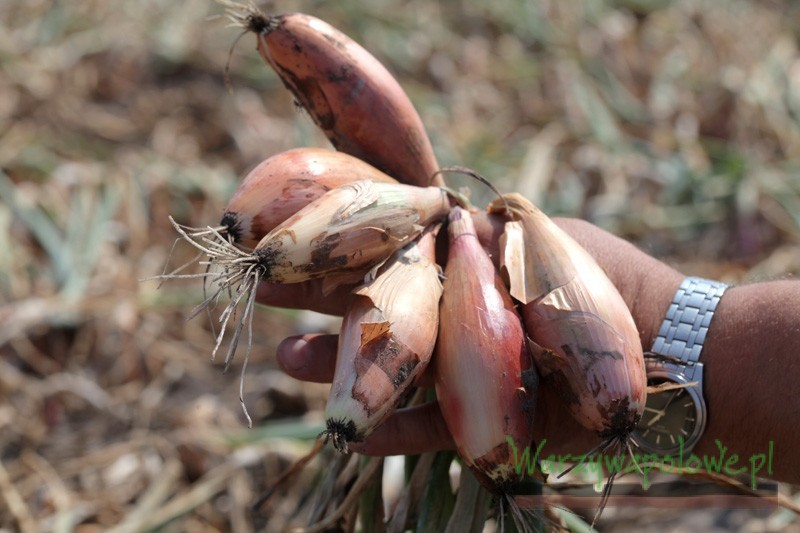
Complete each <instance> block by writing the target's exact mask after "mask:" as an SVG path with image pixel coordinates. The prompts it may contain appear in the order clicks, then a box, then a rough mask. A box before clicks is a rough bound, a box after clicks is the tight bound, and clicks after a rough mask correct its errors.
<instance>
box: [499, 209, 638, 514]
mask: <svg viewBox="0 0 800 533" xmlns="http://www.w3.org/2000/svg"><path fill="white" fill-rule="evenodd" d="M490 211H494V212H501V213H505V214H506V216H508V217H509V218H510V220H509V222H507V223H506V224H505V232H504V233H503V236H502V237H501V241H500V249H501V256H500V262H501V265H502V268H503V269H504V271H505V273H506V275H507V276H508V280H509V285H510V290H511V295H512V296H513V297H514V298H515V299H517V300H518V301H520V302H521V304H522V317H523V322H524V323H525V329H526V331H527V333H528V335H529V336H530V338H531V341H530V344H531V347H532V353H533V357H534V360H535V361H536V365H537V367H538V369H539V372H540V375H541V376H542V379H546V380H550V381H551V382H552V383H553V384H554V385H555V388H556V390H558V391H559V395H560V397H561V399H562V400H563V401H564V403H565V404H566V405H567V406H568V408H569V410H570V412H571V413H572V414H573V416H574V417H575V418H576V420H578V421H579V422H580V423H581V424H582V425H584V426H585V427H587V428H589V429H592V430H594V431H596V432H597V433H598V435H599V436H600V437H601V438H602V439H603V442H602V443H601V445H600V446H599V447H598V448H597V450H596V453H604V452H606V451H609V450H614V451H615V452H616V453H618V454H621V453H625V452H629V453H631V456H633V453H632V451H631V448H630V434H631V432H632V431H633V430H634V429H635V428H636V424H637V423H638V421H639V418H640V417H641V415H642V412H643V410H644V405H645V399H646V395H647V379H646V374H645V367H644V355H643V352H642V346H641V342H640V340H639V332H638V330H637V329H636V324H635V323H634V321H633V317H632V316H631V313H630V311H629V309H628V307H627V305H626V304H625V301H624V300H623V299H622V296H621V295H620V294H619V292H618V291H617V289H616V288H615V287H614V285H613V284H612V283H611V281H610V280H609V279H608V276H606V274H605V272H604V271H603V269H602V268H601V267H600V266H599V265H598V264H597V263H596V262H595V260H594V258H592V257H591V256H590V255H589V253H588V252H586V250H584V249H583V248H582V247H581V246H580V245H579V244H578V243H577V242H575V241H574V240H573V239H572V238H571V237H570V236H569V235H567V234H566V233H565V232H564V231H563V230H561V229H560V228H559V227H558V226H557V225H556V224H555V223H554V222H553V221H552V220H550V219H549V218H548V217H547V216H546V215H545V214H544V213H542V212H541V211H540V210H539V209H537V208H536V207H535V206H534V205H533V204H532V203H531V202H530V201H528V200H527V199H526V198H524V197H522V196H521V195H519V194H508V195H505V196H504V197H503V198H501V199H498V200H495V201H494V202H493V203H492V204H491V205H490ZM614 475H615V473H614V472H612V473H611V476H610V478H609V482H608V483H607V484H606V487H605V489H604V493H603V496H604V497H603V499H602V502H603V503H601V506H600V508H599V509H598V515H599V512H600V511H601V510H602V507H603V504H604V502H605V499H606V497H607V496H608V494H609V492H610V489H611V485H612V482H613V477H614ZM598 515H596V516H595V520H596V518H597V516H598Z"/></svg>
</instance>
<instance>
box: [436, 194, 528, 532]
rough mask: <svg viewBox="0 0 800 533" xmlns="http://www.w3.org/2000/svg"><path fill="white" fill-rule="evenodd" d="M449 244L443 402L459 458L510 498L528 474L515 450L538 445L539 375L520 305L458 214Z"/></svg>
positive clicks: (440, 358)
mask: <svg viewBox="0 0 800 533" xmlns="http://www.w3.org/2000/svg"><path fill="white" fill-rule="evenodd" d="M448 236H449V249H448V258H447V267H446V269H445V281H444V294H443V296H442V305H441V326H440V329H439V339H438V342H437V347H436V355H435V357H434V361H435V365H436V395H437V398H438V401H439V405H440V406H441V410H442V414H443V416H444V419H445V422H446V423H447V428H448V429H449V430H450V433H451V434H452V435H453V440H454V441H455V444H456V449H457V450H458V454H459V455H460V456H461V458H462V459H463V460H464V462H465V463H466V465H467V466H468V467H469V468H470V469H471V470H472V471H473V472H474V473H475V475H476V477H477V478H478V480H479V481H480V483H481V484H482V485H483V486H484V487H485V488H486V489H487V490H489V491H490V492H492V493H493V494H496V495H500V496H507V495H510V494H513V492H514V487H515V485H516V484H518V483H519V482H520V481H522V479H523V476H524V474H525V471H524V469H523V470H522V471H517V469H516V468H515V467H516V465H515V461H514V453H513V449H512V448H517V449H520V450H521V449H524V448H525V447H527V446H529V444H530V443H531V441H532V440H533V419H534V408H535V402H536V389H537V385H538V375H537V372H536V369H535V367H534V365H533V361H532V359H531V355H530V353H529V351H528V345H527V343H526V338H525V332H524V330H523V326H522V322H521V320H520V317H519V315H518V314H517V312H516V309H515V305H514V302H513V301H512V299H511V296H510V295H509V293H508V289H507V288H506V287H505V285H504V283H503V281H502V279H501V278H500V276H499V275H498V273H497V272H496V270H495V267H494V265H493V264H492V261H491V259H490V258H489V256H488V255H487V254H486V252H485V251H484V250H483V248H482V247H481V245H480V243H479V242H478V239H477V236H476V235H475V228H474V226H473V223H472V218H471V216H470V215H469V213H468V212H467V211H466V210H464V209H461V208H459V207H456V208H454V209H453V211H452V212H451V214H450V217H449V225H448ZM509 439H510V440H511V442H509ZM501 501H503V498H501ZM507 501H508V503H509V504H511V505H512V506H511V509H512V510H513V511H514V512H515V514H514V515H513V516H515V518H516V519H518V520H520V521H521V522H524V521H522V520H521V514H519V510H518V509H516V507H515V506H514V505H513V503H514V502H513V499H511V498H507Z"/></svg>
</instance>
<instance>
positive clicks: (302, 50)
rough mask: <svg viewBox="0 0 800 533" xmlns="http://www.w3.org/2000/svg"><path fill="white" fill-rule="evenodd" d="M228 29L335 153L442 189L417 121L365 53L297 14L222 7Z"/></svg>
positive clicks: (313, 19) (387, 74)
mask: <svg viewBox="0 0 800 533" xmlns="http://www.w3.org/2000/svg"><path fill="white" fill-rule="evenodd" d="M222 3H223V4H225V5H226V6H228V16H229V18H231V20H233V22H234V23H235V24H237V25H239V26H241V27H243V28H244V29H245V30H246V31H250V32H253V33H255V34H256V36H257V37H258V52H259V53H260V54H261V57H262V58H263V59H264V61H265V62H266V63H267V64H268V65H269V66H270V67H272V69H273V70H274V71H275V72H276V73H277V74H278V76H280V78H281V81H282V82H283V84H284V85H285V86H286V88H287V89H289V90H290V91H291V92H292V94H293V95H294V97H295V98H296V99H297V101H298V102H299V104H300V105H301V106H302V107H303V108H304V109H305V110H306V111H308V113H309V115H311V118H312V119H313V120H314V122H315V123H316V124H317V126H319V128H320V129H321V130H322V131H323V132H324V133H325V135H326V136H327V137H328V139H329V140H330V141H331V143H332V144H333V146H334V147H336V149H337V150H339V151H341V152H345V153H348V154H351V155H354V156H356V157H358V158H359V159H363V160H364V161H366V162H368V163H370V164H372V165H373V166H375V167H376V168H379V169H380V170H382V171H384V172H386V173H387V174H388V175H390V176H392V177H394V178H396V179H398V180H400V181H401V182H403V183H408V184H412V185H419V186H427V185H431V184H433V185H442V184H443V182H442V181H441V178H439V177H434V172H436V170H437V168H438V166H437V163H436V157H435V156H434V153H433V148H432V146H431V143H430V140H429V139H428V135H427V133H426V131H425V127H424V125H423V123H422V119H421V118H420V116H419V114H418V113H417V111H416V109H415V108H414V106H413V104H412V103H411V100H410V99H409V98H408V95H407V94H406V93H405V91H404V90H403V88H402V87H401V86H400V84H399V83H398V82H397V80H396V79H395V77H394V76H392V74H391V73H390V72H389V71H388V70H387V69H386V67H385V66H384V65H383V64H382V63H381V62H380V61H379V60H378V59H376V58H375V57H374V56H373V55H372V54H371V53H369V51H367V50H366V49H364V48H363V47H362V46H361V45H359V44H358V43H356V42H355V41H353V40H352V39H351V38H350V37H348V36H347V35H345V34H344V33H342V32H341V31H339V30H337V29H336V28H334V27H333V26H331V25H330V24H328V23H327V22H325V21H323V20H320V19H318V18H316V17H312V16H310V15H306V14H303V13H288V14H281V15H273V16H267V15H265V14H263V13H261V12H260V11H259V10H258V9H257V8H255V7H254V6H253V5H252V4H251V5H242V4H239V3H236V2H232V1H223V2H222Z"/></svg>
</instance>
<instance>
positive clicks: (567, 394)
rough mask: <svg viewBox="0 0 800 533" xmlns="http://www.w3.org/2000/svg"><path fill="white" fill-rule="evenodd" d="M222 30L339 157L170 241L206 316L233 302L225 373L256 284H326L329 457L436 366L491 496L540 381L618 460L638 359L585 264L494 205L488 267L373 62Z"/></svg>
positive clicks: (614, 302) (310, 155)
mask: <svg viewBox="0 0 800 533" xmlns="http://www.w3.org/2000/svg"><path fill="white" fill-rule="evenodd" d="M230 14H231V16H232V18H233V19H234V20H235V21H236V22H238V23H239V24H240V25H242V26H243V27H244V28H245V29H246V30H248V31H250V32H253V33H254V34H255V35H256V37H257V39H256V42H257V48H258V52H259V53H260V54H261V56H262V57H263V58H264V60H265V61H266V63H267V64H268V65H269V66H270V67H272V69H274V71H275V72H276V73H277V74H278V75H279V76H280V79H281V80H282V81H283V83H284V84H285V86H286V87H287V88H288V89H289V90H290V91H291V92H292V94H293V95H294V98H295V99H296V100H297V101H298V102H299V103H300V105H302V107H304V108H305V110H306V111H307V112H308V113H309V114H310V116H311V117H312V118H313V119H314V121H315V123H316V124H317V125H318V126H319V127H320V128H321V129H322V130H323V131H324V132H325V134H326V135H327V136H328V138H329V139H330V141H331V143H332V144H333V146H334V147H335V148H336V149H337V151H332V150H323V149H312V148H297V149H294V150H289V151H287V152H283V153H279V154H277V155H274V156H272V157H270V158H268V159H267V160H265V161H264V162H263V163H261V164H260V165H259V166H258V167H256V168H255V169H254V170H253V171H252V172H251V173H250V174H249V175H248V176H247V177H246V178H245V179H244V180H243V181H242V183H241V185H240V186H239V188H238V190H237V191H236V192H235V194H234V196H233V197H232V198H231V200H230V203H229V205H228V207H227V209H226V211H225V213H224V214H223V216H222V219H221V221H220V224H219V225H218V226H215V227H209V228H206V229H204V230H198V229H190V228H185V227H183V226H179V225H177V224H176V228H178V230H179V232H180V233H181V234H182V235H183V236H184V237H185V238H186V239H187V240H189V241H190V242H192V243H193V244H194V245H195V246H196V247H197V248H198V249H199V250H200V251H201V252H202V253H203V254H205V255H206V256H207V257H206V259H205V260H204V264H207V265H209V270H208V272H207V273H206V274H204V276H206V277H207V278H210V279H211V280H212V281H213V282H214V286H215V287H216V291H215V292H213V293H212V294H211V296H210V297H209V299H208V300H207V302H206V306H208V305H211V304H213V303H215V302H216V301H217V300H218V299H219V298H221V297H222V296H223V295H225V294H228V293H229V294H231V295H232V298H231V301H230V304H229V305H228V307H227V308H226V309H225V311H224V313H223V314H222V317H221V320H222V322H223V324H222V329H223V331H222V333H221V334H220V337H219V339H218V342H217V346H215V347H214V352H216V351H217V349H218V348H219V347H220V345H221V341H222V335H223V334H224V332H225V329H226V327H228V326H229V325H232V326H233V329H234V334H233V338H232V341H231V342H230V347H229V350H228V356H227V360H226V362H227V363H228V364H229V363H230V360H231V358H232V357H233V354H234V352H235V350H236V345H237V342H238V339H239V336H240V334H241V333H242V332H243V330H244V328H245V327H247V328H248V330H249V331H252V316H253V315H252V309H253V305H254V303H255V294H256V288H257V287H258V285H259V284H260V283H262V282H271V283H279V284H294V283H311V282H315V283H321V284H322V291H323V293H324V294H330V293H331V292H332V291H333V290H337V291H342V290H344V291H348V292H350V293H351V294H352V297H351V298H350V299H349V300H348V301H349V304H348V308H347V310H346V313H345V315H344V321H343V323H342V329H341V332H340V336H339V344H338V353H337V362H336V369H335V376H334V379H333V384H332V388H331V391H330V396H329V400H328V406H327V410H326V418H327V429H326V431H325V435H326V437H327V438H328V439H329V441H331V442H332V443H333V445H334V446H335V447H336V448H337V449H339V450H340V451H343V452H346V451H347V449H348V443H350V442H357V441H362V440H364V439H365V438H367V437H368V436H369V434H370V433H371V432H372V431H373V430H374V429H375V428H376V427H377V426H378V425H379V424H380V423H381V422H382V421H383V420H385V418H386V417H387V416H388V415H389V414H390V413H391V412H392V410H393V409H394V408H395V407H396V406H397V405H398V403H399V402H400V401H401V400H402V399H403V398H404V397H405V396H406V395H407V393H408V392H409V391H410V390H411V388H412V387H413V386H414V385H415V383H416V382H417V380H418V378H419V377H420V375H421V374H422V373H423V372H424V371H425V370H426V368H428V367H429V365H430V368H431V370H432V371H433V374H434V377H435V384H436V396H437V398H438V402H439V404H440V407H441V411H442V413H443V415H444V419H445V421H446V423H447V426H448V429H449V430H450V432H451V433H452V435H453V438H454V441H455V444H456V447H457V451H458V453H459V455H460V457H461V458H462V460H463V463H464V464H465V465H467V466H468V467H469V468H470V469H472V471H473V472H474V473H475V475H476V477H477V478H478V480H479V481H480V482H481V484H482V485H483V486H484V487H486V488H487V489H488V490H490V491H492V492H493V493H496V494H510V493H513V491H514V487H515V486H516V485H517V484H518V483H519V482H520V481H521V480H522V476H523V475H524V474H525V472H524V471H523V472H520V471H519V469H518V468H515V466H516V465H515V464H514V459H515V458H514V457H513V453H512V448H518V449H522V448H525V447H527V446H530V445H531V443H532V441H533V427H534V411H535V405H536V392H537V390H536V389H537V385H538V380H539V376H541V379H542V380H545V381H549V382H551V383H552V384H553V385H554V386H555V387H556V388H557V390H558V392H559V395H560V397H561V398H562V399H563V401H564V402H565V403H566V404H567V406H568V407H569V409H570V410H571V412H572V413H573V415H574V416H575V418H576V419H577V420H578V421H579V422H580V423H581V424H583V425H584V426H586V427H587V428H590V429H592V430H594V431H596V432H597V433H598V434H599V435H600V436H602V437H603V439H605V446H606V447H607V446H611V445H620V446H626V445H627V438H628V436H629V434H630V432H631V431H632V430H633V428H634V427H635V425H636V423H637V422H638V419H639V417H640V415H641V413H642V410H643V408H644V400H645V392H646V381H645V372H644V362H643V355H642V349H641V345H640V342H639V335H638V332H637V330H636V327H635V325H634V323H633V319H632V318H631V314H630V312H629V311H628V309H627V307H626V305H625V303H624V302H623V300H622V298H621V296H620V295H619V293H618V292H617V291H616V289H615V288H614V286H613V285H612V284H611V282H610V281H609V279H608V278H607V277H606V275H605V274H604V272H603V270H602V269H601V268H600V267H599V266H598V265H597V263H596V262H595V261H594V260H593V259H592V257H591V256H589V254H588V253H587V252H586V251H584V250H583V249H582V248H581V247H580V246H579V245H578V244H577V243H576V242H575V241H574V240H572V239H571V238H570V237H569V236H568V235H566V234H565V233H563V232H562V231H561V230H560V229H559V228H558V227H557V226H556V225H555V224H554V223H553V222H552V221H551V220H550V219H549V218H548V217H547V216H546V215H545V214H543V213H542V212H541V211H540V210H538V209H537V208H536V207H535V206H534V205H532V204H531V203H530V202H529V201H527V200H526V199H524V198H522V197H521V196H519V195H517V194H508V195H504V196H502V197H499V198H498V199H497V200H496V201H494V202H493V203H492V204H491V205H490V206H488V210H489V211H490V212H491V213H493V216H495V217H500V218H501V219H502V220H503V221H504V224H505V228H504V232H503V234H502V237H501V238H500V241H499V243H494V245H495V246H497V245H498V244H499V249H500V256H499V258H495V260H498V259H499V261H498V264H495V262H493V260H492V258H490V256H489V255H488V254H487V252H486V251H485V248H484V246H482V245H481V243H480V242H479V241H478V238H477V236H476V232H475V228H474V226H473V219H472V217H473V216H474V215H475V213H476V211H475V210H474V209H473V210H472V211H470V209H469V206H467V205H466V203H465V201H464V200H463V199H461V198H459V197H457V196H456V195H454V194H453V193H451V192H450V191H448V190H447V189H446V188H445V187H444V186H443V185H444V183H443V181H442V180H441V177H440V174H439V173H438V171H439V169H438V166H437V163H436V159H435V157H434V154H433V149H432V147H431V143H430V141H429V140H428V136H427V134H426V133H425V130H424V127H423V125H422V121H421V119H420V117H419V116H418V114H417V112H416V111H415V109H414V107H413V106H412V104H411V102H410V101H409V99H408V97H407V96H406V94H405V93H404V92H403V90H402V89H401V88H400V86H399V84H398V83H397V81H396V80H395V79H394V78H393V77H392V75H391V74H390V73H389V72H388V71H387V70H386V69H385V68H384V67H383V66H382V65H381V64H380V63H379V62H378V61H377V60H376V59H375V58H374V57H373V56H372V55H371V54H369V53H368V52H367V51H366V50H364V49H363V48H362V47H361V46H359V45H358V44H356V43H355V42H353V41H352V40H351V39H349V38H348V37H347V36H345V35H343V34H342V33H341V32H339V31H338V30H336V29H334V28H332V27H331V26H330V25H328V24H327V23H325V22H323V21H321V20H319V19H317V18H314V17H311V16H308V15H304V14H286V15H278V16H265V15H263V14H261V13H259V12H258V11H256V10H254V9H253V8H246V9H242V8H240V7H237V6H231V10H230ZM443 225H445V227H446V230H443V231H439V229H440V227H442V226H443ZM437 238H438V239H439V240H440V241H446V249H447V253H446V256H444V257H441V258H440V259H441V260H442V261H443V263H444V262H446V266H444V268H442V267H440V266H439V265H437V262H436V257H435V255H434V244H435V241H436V239H437ZM484 245H486V243H484ZM314 280H316V281H314ZM240 308H241V309H243V310H242V311H241V312H240V313H237V310H238V309H240ZM248 352H249V346H248ZM245 363H246V361H245Z"/></svg>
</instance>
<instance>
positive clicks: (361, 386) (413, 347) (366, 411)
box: [325, 229, 442, 452]
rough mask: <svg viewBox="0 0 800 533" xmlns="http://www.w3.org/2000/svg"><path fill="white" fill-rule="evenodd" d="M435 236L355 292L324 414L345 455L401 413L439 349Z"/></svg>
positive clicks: (400, 256) (410, 249)
mask: <svg viewBox="0 0 800 533" xmlns="http://www.w3.org/2000/svg"><path fill="white" fill-rule="evenodd" d="M434 239H435V230H433V229H431V230H428V231H426V232H425V233H424V234H423V235H422V237H420V239H419V240H418V241H416V242H414V243H412V244H411V245H409V246H407V247H406V248H404V249H402V250H400V252H398V253H397V254H396V256H395V257H394V258H393V259H392V260H391V261H390V262H389V263H387V264H386V265H385V266H384V267H383V268H382V269H381V271H380V272H379V273H378V276H377V278H376V279H375V280H373V281H372V282H369V283H366V284H365V285H363V286H362V287H360V288H358V289H356V290H355V295H354V297H353V299H352V303H351V304H350V305H349V306H348V309H347V312H346V313H345V315H344V321H343V323H342V328H341V332H340V334H339V344H338V349H337V358H336V369H335V373H334V378H333V382H332V385H331V391H330V394H329V396H328V404H327V407H326V410H325V418H326V420H327V429H326V431H325V433H326V435H327V436H328V437H329V438H330V439H332V440H333V444H334V446H335V447H336V448H337V449H338V450H339V451H343V452H346V451H347V443H348V442H354V441H362V440H364V438H366V437H367V436H368V435H369V434H370V433H371V432H372V431H373V430H374V429H375V427H377V426H378V425H379V424H380V423H381V422H382V421H383V420H384V419H385V418H386V417H387V416H388V415H389V414H390V413H391V411H392V410H393V409H394V408H395V407H396V406H397V404H398V402H399V401H400V400H401V399H402V398H403V397H404V395H405V394H406V392H408V390H409V389H410V388H411V387H412V386H413V385H414V383H415V382H416V380H417V378H419V376H420V375H421V374H422V372H424V371H425V369H426V368H427V366H428V363H429V362H430V359H431V355H432V353H433V347H434V345H435V343H436V334H437V330H438V327H439V299H440V297H441V295H442V284H441V282H440V280H439V275H440V270H439V267H438V266H437V265H436V264H435V263H434V262H433V260H432V258H433V247H434V245H433V243H434Z"/></svg>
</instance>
